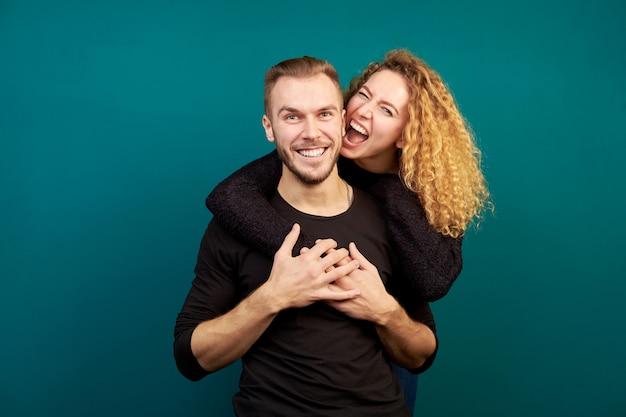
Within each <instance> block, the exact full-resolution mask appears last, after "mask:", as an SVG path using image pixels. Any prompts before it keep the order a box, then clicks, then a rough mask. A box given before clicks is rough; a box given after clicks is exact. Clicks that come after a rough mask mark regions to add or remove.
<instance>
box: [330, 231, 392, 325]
mask: <svg viewBox="0 0 626 417" xmlns="http://www.w3.org/2000/svg"><path fill="white" fill-rule="evenodd" d="M349 248H350V257H348V258H347V259H353V261H351V262H354V261H357V262H358V264H359V268H358V269H355V270H353V271H352V272H351V273H349V274H347V275H346V276H345V277H342V278H339V279H337V280H336V281H335V286H337V287H339V288H341V289H343V290H354V289H356V290H359V291H360V295H359V297H357V298H352V299H349V300H345V301H329V302H328V304H329V305H331V306H333V307H334V308H336V309H337V310H339V311H341V312H342V313H344V314H346V315H348V316H350V317H352V318H354V319H359V320H367V321H371V322H373V323H375V324H382V323H384V322H385V321H386V320H387V319H388V316H389V315H390V314H392V313H393V312H394V311H396V310H398V309H400V308H401V307H400V305H399V304H398V302H397V301H396V300H395V299H394V298H393V297H392V296H391V295H390V294H389V293H388V292H387V289H386V288H385V285H384V284H383V282H382V279H381V278H380V275H379V273H378V268H376V266H374V265H373V264H372V263H370V262H369V261H368V260H367V258H365V256H363V254H362V253H361V252H360V251H359V250H358V249H357V247H356V245H355V244H354V243H350V245H349ZM331 253H332V251H331V252H329V253H328V255H327V256H330V255H331ZM345 261H346V258H345V257H344V258H342V260H341V261H340V262H339V263H337V264H335V265H334V267H335V268H343V266H342V265H343V263H345Z"/></svg>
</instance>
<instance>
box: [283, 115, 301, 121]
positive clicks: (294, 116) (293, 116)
mask: <svg viewBox="0 0 626 417" xmlns="http://www.w3.org/2000/svg"><path fill="white" fill-rule="evenodd" d="M297 118H298V116H296V115H295V114H288V115H287V117H286V119H287V120H296V119H297Z"/></svg>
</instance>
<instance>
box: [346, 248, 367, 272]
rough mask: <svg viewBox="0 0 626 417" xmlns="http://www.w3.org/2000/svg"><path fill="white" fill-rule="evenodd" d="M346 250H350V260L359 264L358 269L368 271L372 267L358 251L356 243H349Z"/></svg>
mask: <svg viewBox="0 0 626 417" xmlns="http://www.w3.org/2000/svg"><path fill="white" fill-rule="evenodd" d="M348 248H349V249H350V256H352V258H354V259H355V260H356V261H358V262H359V268H360V269H369V268H371V267H372V266H373V265H372V264H371V263H370V261H368V260H367V258H366V257H365V256H363V254H362V253H361V251H359V249H358V248H357V247H356V243H354V242H350V244H349V245H348Z"/></svg>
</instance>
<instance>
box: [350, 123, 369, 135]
mask: <svg viewBox="0 0 626 417" xmlns="http://www.w3.org/2000/svg"><path fill="white" fill-rule="evenodd" d="M350 127H351V128H352V129H354V130H356V131H357V132H359V133H360V134H362V135H364V136H368V134H367V130H365V129H364V128H363V127H361V126H359V125H358V124H356V123H354V122H353V121H350Z"/></svg>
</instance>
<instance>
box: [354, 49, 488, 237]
mask: <svg viewBox="0 0 626 417" xmlns="http://www.w3.org/2000/svg"><path fill="white" fill-rule="evenodd" d="M383 69H387V70H391V71H394V72H396V73H398V74H401V75H402V76H403V77H404V78H405V79H406V80H407V84H408V87H409V93H410V99H409V106H408V107H409V121H408V122H407V124H406V126H405V128H404V130H403V132H402V138H403V139H404V147H403V148H402V151H401V153H400V157H399V158H400V171H399V175H400V177H401V178H402V180H403V181H404V184H405V185H406V187H407V188H408V189H410V190H412V191H414V192H415V193H417V195H418V196H419V199H420V202H421V203H422V206H423V208H424V211H425V212H426V217H427V218H428V222H429V223H430V224H431V225H432V226H433V227H434V228H435V229H436V230H437V231H438V232H440V233H442V234H443V235H448V236H452V237H454V238H457V237H460V236H463V235H464V234H465V231H466V229H467V227H468V225H469V224H471V223H476V224H477V223H478V222H479V221H480V219H481V218H482V214H483V212H484V210H485V208H486V207H491V206H492V204H491V203H490V202H489V191H488V190H487V187H486V184H485V178H484V177H483V173H482V171H481V167H480V162H481V152H480V150H479V149H478V148H477V147H476V144H475V143H474V138H473V135H472V133H471V131H470V128H469V126H468V123H467V122H466V120H465V118H464V117H463V116H462V115H461V112H460V111H459V109H458V107H457V105H456V103H455V101H454V98H453V96H452V94H451V92H450V91H449V89H448V87H447V86H446V84H445V83H444V82H443V80H442V79H441V77H440V76H439V74H437V73H436V72H435V71H434V70H432V69H431V68H430V67H429V66H428V64H426V63H425V62H424V61H422V60H421V59H420V58H418V57H417V56H415V55H414V54H412V53H411V52H409V51H407V50H405V49H395V50H391V51H389V52H388V53H387V54H386V55H385V59H384V61H383V62H373V63H371V64H369V65H368V67H367V68H366V69H365V70H364V71H363V72H362V74H361V75H359V76H357V77H355V78H353V79H352V81H351V82H350V85H349V87H348V90H347V91H346V93H345V94H344V98H345V101H346V103H347V101H348V100H349V99H350V98H351V97H352V96H353V95H354V94H356V92H357V91H358V90H359V89H360V88H361V86H363V84H364V83H365V82H366V81H367V80H368V79H369V77H370V76H371V75H372V74H373V73H375V72H377V71H381V70H383Z"/></svg>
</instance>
